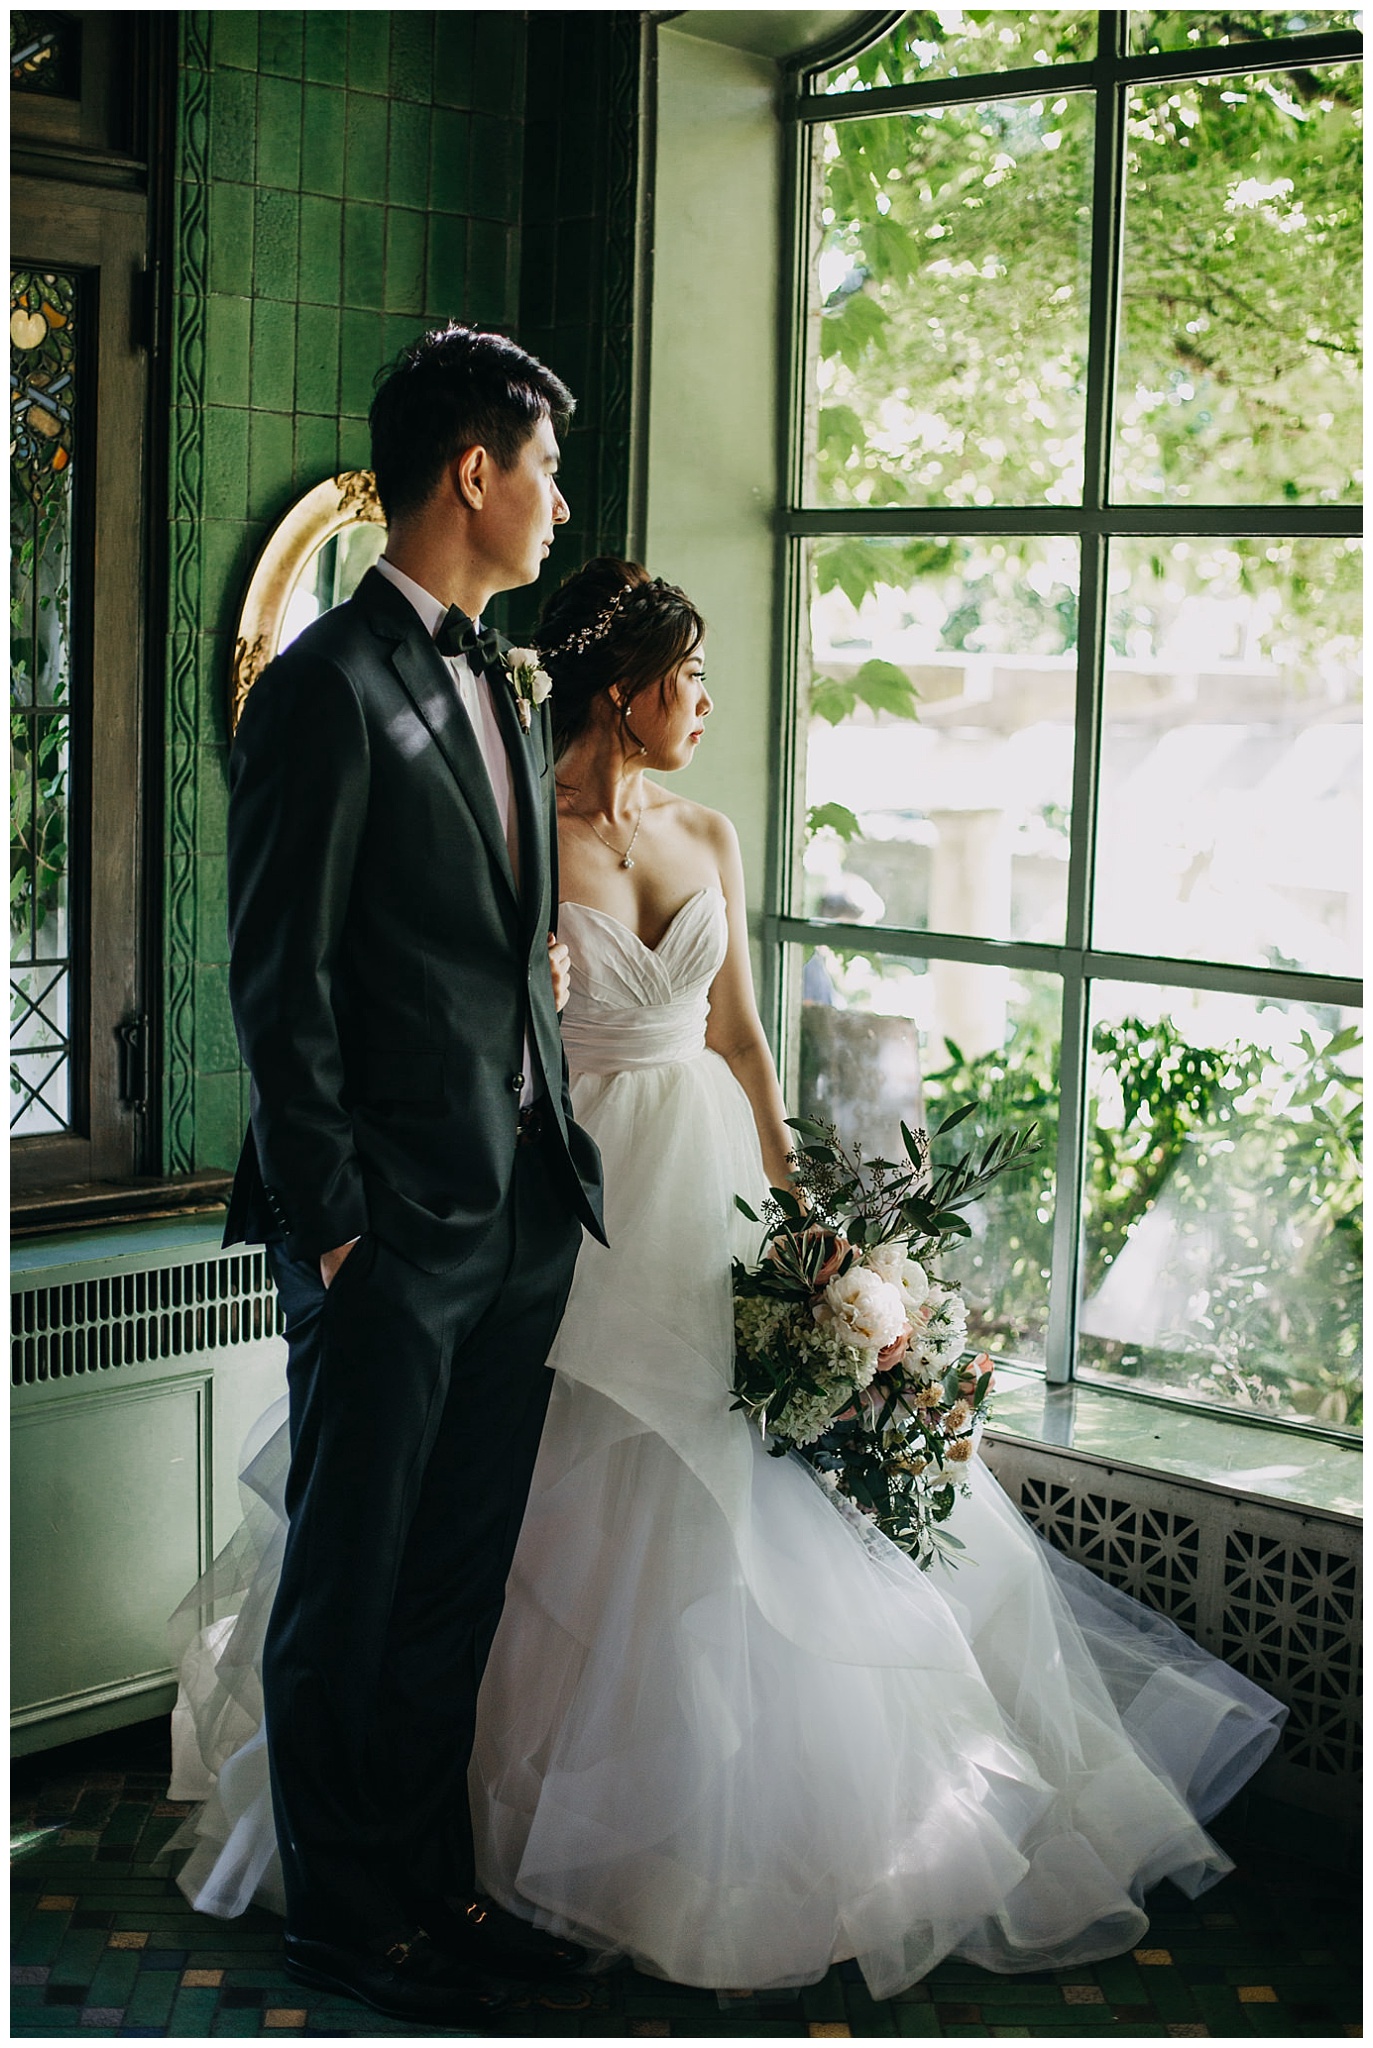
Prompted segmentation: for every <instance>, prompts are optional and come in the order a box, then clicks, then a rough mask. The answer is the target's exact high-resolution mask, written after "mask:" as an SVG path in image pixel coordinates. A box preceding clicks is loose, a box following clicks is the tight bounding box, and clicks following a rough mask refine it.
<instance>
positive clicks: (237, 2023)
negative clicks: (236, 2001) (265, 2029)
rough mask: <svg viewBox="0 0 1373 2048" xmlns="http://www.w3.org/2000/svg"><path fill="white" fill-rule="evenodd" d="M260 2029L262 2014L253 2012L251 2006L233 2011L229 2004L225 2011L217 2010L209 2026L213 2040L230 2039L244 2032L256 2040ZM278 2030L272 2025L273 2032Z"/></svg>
mask: <svg viewBox="0 0 1373 2048" xmlns="http://www.w3.org/2000/svg"><path fill="white" fill-rule="evenodd" d="M261 2031H262V2014H261V2013H260V2012H254V2011H253V2010H252V2008H251V2007H249V2008H247V2009H246V2010H243V2011H235V2010H234V2009H233V2007H232V2006H231V2007H230V2008H229V2010H228V2011H227V2012H217V2013H216V2014H215V2016H214V2020H213V2023H212V2024H211V2027H210V2033H211V2035H212V2037H213V2038H214V2039H215V2040H230V2039H235V2038H240V2037H242V2036H243V2035H245V2034H247V2035H251V2036H252V2037H253V2039H254V2040H256V2038H257V2036H258V2035H259V2033H260V2032H261ZM278 2031H279V2029H277V2028H276V2027H273V2029H272V2032H273V2033H277V2032H278Z"/></svg>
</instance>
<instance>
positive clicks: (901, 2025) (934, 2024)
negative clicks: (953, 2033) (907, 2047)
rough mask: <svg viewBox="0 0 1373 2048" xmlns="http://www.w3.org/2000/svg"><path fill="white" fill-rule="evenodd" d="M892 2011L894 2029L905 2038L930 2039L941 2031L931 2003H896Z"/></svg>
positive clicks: (937, 2016)
mask: <svg viewBox="0 0 1373 2048" xmlns="http://www.w3.org/2000/svg"><path fill="white" fill-rule="evenodd" d="M894 2011H895V2013H896V2031H897V2033H898V2034H904V2035H905V2036H906V2037H907V2039H910V2040H930V2039H933V2038H937V2037H938V2036H939V2035H940V2034H942V2032H943V2028H942V2027H941V2026H940V2024H939V2015H938V2014H937V2013H936V2011H935V2009H934V2007H933V2006H932V2005H898V2006H896V2007H895V2008H894Z"/></svg>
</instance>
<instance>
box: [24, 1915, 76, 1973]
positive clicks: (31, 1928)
mask: <svg viewBox="0 0 1373 2048" xmlns="http://www.w3.org/2000/svg"><path fill="white" fill-rule="evenodd" d="M67 1918H68V1916H67V1915H66V1914H65V1913H34V1914H33V1915H32V1916H31V1917H30V1919H28V1920H27V1921H26V1922H25V1924H24V1926H23V1927H22V1928H21V1929H20V1930H19V1933H18V1935H17V1936H16V1937H15V1938H14V1940H13V1941H12V1943H11V1947H10V1961H11V1962H12V1963H15V1964H19V1965H27V1967H28V1968H30V1969H42V1968H43V1967H44V1965H46V1964H49V1963H52V1962H55V1961H56V1959H57V1951H58V1950H59V1948H61V1946H62V1936H63V1935H64V1933H65V1932H66V1928H67Z"/></svg>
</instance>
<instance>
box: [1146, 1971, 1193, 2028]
mask: <svg viewBox="0 0 1373 2048" xmlns="http://www.w3.org/2000/svg"><path fill="white" fill-rule="evenodd" d="M1147 1982H1148V1986H1149V2003H1150V2005H1152V2006H1153V2008H1154V2010H1155V2012H1156V2013H1157V2014H1158V2016H1159V2018H1160V2019H1162V2020H1199V2019H1200V2018H1201V2016H1202V2015H1201V2011H1200V2009H1199V2007H1198V2005H1197V2002H1196V1999H1195V1998H1194V1997H1193V1995H1192V1987H1191V1985H1190V1984H1189V1983H1188V1982H1187V1978H1186V1974H1185V1972H1184V1971H1182V1970H1180V1969H1173V1970H1168V1969H1157V1968H1155V1969H1151V1970H1150V1971H1149V1974H1148V1978H1147Z"/></svg>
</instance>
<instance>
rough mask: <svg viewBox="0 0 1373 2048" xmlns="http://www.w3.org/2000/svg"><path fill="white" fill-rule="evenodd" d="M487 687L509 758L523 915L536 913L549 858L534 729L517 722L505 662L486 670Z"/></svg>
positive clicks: (517, 713)
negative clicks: (541, 881) (545, 838)
mask: <svg viewBox="0 0 1373 2048" xmlns="http://www.w3.org/2000/svg"><path fill="white" fill-rule="evenodd" d="M486 682H487V688H488V689H489V690H490V692H491V698H492V702H493V703H494V704H495V706H496V716H497V718H498V719H499V720H500V727H501V738H502V739H503V740H504V741H505V751H506V754H507V756H508V757H509V761H510V787H511V789H512V790H513V792H514V796H515V811H516V815H517V817H518V818H519V823H520V896H521V899H522V907H523V909H524V912H525V915H526V917H528V915H529V914H530V913H531V911H532V912H537V910H538V905H539V897H540V894H541V891H540V886H539V877H540V875H541V874H542V872H543V869H544V866H545V863H546V862H547V859H548V854H547V850H546V848H545V846H544V830H543V820H542V816H541V813H540V808H539V791H538V778H537V776H536V774H535V755H534V750H535V747H536V746H537V744H538V742H537V740H536V738H535V735H534V732H533V731H530V732H526V731H525V730H524V727H523V726H522V725H521V723H520V714H519V712H518V711H517V710H516V708H515V693H514V691H513V690H512V689H511V687H510V682H509V678H508V677H507V674H506V671H505V665H504V663H503V662H502V663H499V664H493V666H492V667H491V668H489V669H488V670H487V672H486Z"/></svg>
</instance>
